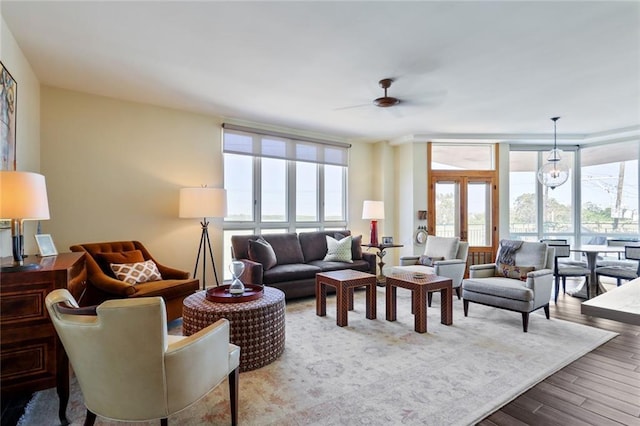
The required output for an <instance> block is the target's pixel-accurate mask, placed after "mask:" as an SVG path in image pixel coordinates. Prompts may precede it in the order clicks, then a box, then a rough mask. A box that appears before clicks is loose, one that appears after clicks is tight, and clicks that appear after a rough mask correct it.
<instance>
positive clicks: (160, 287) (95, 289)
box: [70, 241, 200, 321]
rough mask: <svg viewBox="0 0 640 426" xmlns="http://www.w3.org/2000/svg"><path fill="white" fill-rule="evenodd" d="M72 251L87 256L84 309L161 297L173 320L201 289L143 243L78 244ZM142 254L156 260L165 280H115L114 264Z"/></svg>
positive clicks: (134, 258) (137, 258) (179, 315)
mask: <svg viewBox="0 0 640 426" xmlns="http://www.w3.org/2000/svg"><path fill="white" fill-rule="evenodd" d="M70 248H71V251H75V252H84V253H86V255H85V257H86V265H87V289H86V291H85V293H84V294H83V295H82V296H81V298H80V300H79V304H80V306H89V305H97V304H99V303H102V302H104V301H105V300H108V299H124V298H128V297H147V296H161V297H162V298H163V299H164V302H165V304H166V307H167V319H168V320H169V321H171V320H174V319H176V318H180V317H181V316H182V301H183V300H184V298H185V297H187V296H189V295H191V294H193V293H194V292H196V291H197V290H198V289H199V288H200V281H199V280H198V279H191V278H189V273H188V272H185V271H180V270H178V269H173V268H170V267H168V266H164V265H162V264H160V263H159V262H158V261H156V260H155V259H154V258H153V256H151V254H150V253H149V251H148V250H147V249H146V248H145V247H144V246H143V245H142V243H140V242H139V241H115V242H105V243H88V244H78V245H74V246H71V247H70ZM140 254H141V255H142V258H143V259H144V260H145V261H146V260H153V262H154V263H155V264H156V265H157V266H158V270H159V271H160V275H162V280H159V281H148V282H145V283H139V284H135V285H132V284H129V283H127V282H124V281H120V280H119V279H117V278H116V277H115V275H114V273H113V272H112V271H111V268H110V266H109V264H110V263H134V262H135V261H138V260H139V256H140Z"/></svg>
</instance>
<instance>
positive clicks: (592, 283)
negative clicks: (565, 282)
mask: <svg viewBox="0 0 640 426" xmlns="http://www.w3.org/2000/svg"><path fill="white" fill-rule="evenodd" d="M571 251H572V252H576V253H584V254H585V256H587V268H588V269H589V281H588V285H589V291H588V292H587V282H586V281H585V283H584V284H582V285H581V286H580V287H579V288H578V289H577V290H576V291H575V292H573V293H572V294H571V295H572V296H574V297H579V298H581V299H589V298H590V297H596V296H597V294H598V293H605V292H606V291H607V290H606V289H605V288H604V287H603V286H602V285H601V284H600V283H599V282H598V276H597V274H596V266H597V262H598V254H601V253H618V254H619V253H624V246H609V245H600V244H583V245H578V246H574V247H571Z"/></svg>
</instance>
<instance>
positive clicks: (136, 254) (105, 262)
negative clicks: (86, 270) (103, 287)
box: [93, 250, 144, 278]
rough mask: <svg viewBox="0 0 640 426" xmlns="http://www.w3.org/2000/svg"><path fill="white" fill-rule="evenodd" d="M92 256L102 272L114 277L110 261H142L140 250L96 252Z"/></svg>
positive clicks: (117, 262)
mask: <svg viewBox="0 0 640 426" xmlns="http://www.w3.org/2000/svg"><path fill="white" fill-rule="evenodd" d="M93 257H94V258H95V259H96V261H97V263H98V265H99V266H100V269H102V272H104V273H105V274H107V275H109V276H111V277H114V278H115V277H116V276H115V274H114V273H113V271H112V270H111V264H112V263H116V264H119V263H138V262H144V256H143V254H142V251H140V250H129V251H118V252H105V253H96V254H94V256H93Z"/></svg>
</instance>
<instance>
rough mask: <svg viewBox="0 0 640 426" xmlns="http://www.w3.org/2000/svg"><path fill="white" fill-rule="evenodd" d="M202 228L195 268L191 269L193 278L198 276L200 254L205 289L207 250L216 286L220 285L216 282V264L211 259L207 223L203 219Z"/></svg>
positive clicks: (204, 287) (204, 288)
mask: <svg viewBox="0 0 640 426" xmlns="http://www.w3.org/2000/svg"><path fill="white" fill-rule="evenodd" d="M200 225H201V226H202V235H201V236H200V246H199V247H198V255H197V256H196V266H195V268H194V269H193V277H194V278H196V277H197V274H198V263H200V253H202V289H203V290H206V289H207V249H208V250H209V258H210V259H211V264H212V265H213V275H214V276H215V277H216V286H219V285H220V282H219V281H218V273H217V272H216V262H215V260H214V258H213V250H212V249H211V240H210V239H209V222H207V220H206V219H203V220H202V222H200Z"/></svg>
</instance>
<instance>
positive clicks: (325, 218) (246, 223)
mask: <svg viewBox="0 0 640 426" xmlns="http://www.w3.org/2000/svg"><path fill="white" fill-rule="evenodd" d="M348 147H349V145H347V144H342V143H336V142H324V141H316V140H301V139H298V138H295V137H291V136H289V135H282V134H277V133H273V132H269V133H268V134H266V132H261V131H255V130H253V129H246V128H241V127H239V126H233V125H227V124H225V125H224V132H223V149H224V187H225V189H226V190H227V217H226V218H225V224H224V233H223V238H224V250H225V253H224V278H225V279H230V278H231V275H230V273H229V270H228V265H229V263H230V262H231V260H232V258H231V236H232V235H240V234H244V235H247V234H260V233H282V232H305V231H317V230H323V229H344V228H346V226H347V223H346V218H347V211H346V206H347V199H346V197H347V190H346V189H347V182H346V179H347V164H348Z"/></svg>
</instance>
